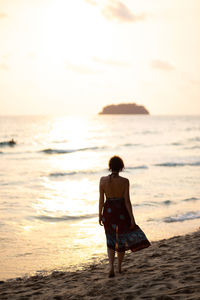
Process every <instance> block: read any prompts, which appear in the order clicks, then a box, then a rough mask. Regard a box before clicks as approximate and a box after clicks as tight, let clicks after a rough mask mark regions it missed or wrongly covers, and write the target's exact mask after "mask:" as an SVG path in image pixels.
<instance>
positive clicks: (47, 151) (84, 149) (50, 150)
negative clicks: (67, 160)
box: [39, 147, 103, 154]
mask: <svg viewBox="0 0 200 300" xmlns="http://www.w3.org/2000/svg"><path fill="white" fill-rule="evenodd" d="M102 148H103V147H87V148H80V149H69V150H62V149H52V148H48V149H44V150H41V151H39V152H43V153H46V154H66V153H73V152H78V151H87V150H98V149H102Z"/></svg>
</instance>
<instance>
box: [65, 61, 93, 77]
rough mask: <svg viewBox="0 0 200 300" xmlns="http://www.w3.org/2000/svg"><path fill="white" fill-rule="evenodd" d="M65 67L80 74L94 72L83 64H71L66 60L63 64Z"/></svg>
mask: <svg viewBox="0 0 200 300" xmlns="http://www.w3.org/2000/svg"><path fill="white" fill-rule="evenodd" d="M65 67H66V69H67V70H72V71H74V72H77V73H80V74H94V73H95V71H94V70H92V69H91V68H89V67H87V66H84V65H76V64H72V63H71V62H67V63H66V64H65Z"/></svg>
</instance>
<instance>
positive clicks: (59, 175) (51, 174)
mask: <svg viewBox="0 0 200 300" xmlns="http://www.w3.org/2000/svg"><path fill="white" fill-rule="evenodd" d="M75 174H77V172H55V173H50V174H49V176H50V177H62V176H68V175H75Z"/></svg>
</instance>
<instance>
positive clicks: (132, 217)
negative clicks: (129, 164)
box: [124, 179, 136, 227]
mask: <svg viewBox="0 0 200 300" xmlns="http://www.w3.org/2000/svg"><path fill="white" fill-rule="evenodd" d="M124 198H125V205H126V208H127V210H128V213H129V216H130V218H131V226H132V227H134V226H135V225H136V223H135V219H134V216H133V210H132V205H131V201H130V194H129V180H128V179H127V181H126V185H125V193H124Z"/></svg>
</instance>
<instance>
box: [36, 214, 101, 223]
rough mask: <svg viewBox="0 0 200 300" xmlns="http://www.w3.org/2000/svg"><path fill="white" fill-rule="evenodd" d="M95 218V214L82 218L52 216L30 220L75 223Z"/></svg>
mask: <svg viewBox="0 0 200 300" xmlns="http://www.w3.org/2000/svg"><path fill="white" fill-rule="evenodd" d="M95 217H97V214H89V215H82V216H60V217H52V216H45V215H41V216H31V217H30V218H31V219H36V220H40V221H44V222H63V221H75V220H83V219H90V218H95Z"/></svg>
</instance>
